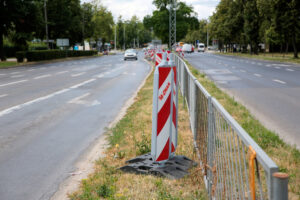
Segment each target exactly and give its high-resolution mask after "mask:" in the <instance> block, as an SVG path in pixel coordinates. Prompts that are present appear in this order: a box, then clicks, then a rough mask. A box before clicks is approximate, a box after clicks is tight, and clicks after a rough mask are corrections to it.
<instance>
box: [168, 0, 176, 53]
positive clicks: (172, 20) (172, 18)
mask: <svg viewBox="0 0 300 200" xmlns="http://www.w3.org/2000/svg"><path fill="white" fill-rule="evenodd" d="M176 1H177V0H171V4H170V10H169V12H170V13H169V48H170V50H172V47H173V45H175V44H176Z"/></svg>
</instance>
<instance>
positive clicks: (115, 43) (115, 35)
mask: <svg viewBox="0 0 300 200" xmlns="http://www.w3.org/2000/svg"><path fill="white" fill-rule="evenodd" d="M116 51H117V24H116V26H115V52H116Z"/></svg>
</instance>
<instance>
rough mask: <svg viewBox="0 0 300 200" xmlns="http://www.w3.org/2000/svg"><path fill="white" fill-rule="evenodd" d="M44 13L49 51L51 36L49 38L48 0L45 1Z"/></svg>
mask: <svg viewBox="0 0 300 200" xmlns="http://www.w3.org/2000/svg"><path fill="white" fill-rule="evenodd" d="M44 13H45V26H46V27H45V28H46V43H47V48H48V49H49V36H48V18H47V0H44Z"/></svg>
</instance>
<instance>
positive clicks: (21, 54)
mask: <svg viewBox="0 0 300 200" xmlns="http://www.w3.org/2000/svg"><path fill="white" fill-rule="evenodd" d="M25 55H26V52H25V51H18V52H16V58H17V61H18V62H23V61H24V58H25Z"/></svg>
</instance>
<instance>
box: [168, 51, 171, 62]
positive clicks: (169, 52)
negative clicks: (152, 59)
mask: <svg viewBox="0 0 300 200" xmlns="http://www.w3.org/2000/svg"><path fill="white" fill-rule="evenodd" d="M170 54H171V51H170V50H168V51H167V61H169V60H170Z"/></svg>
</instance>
